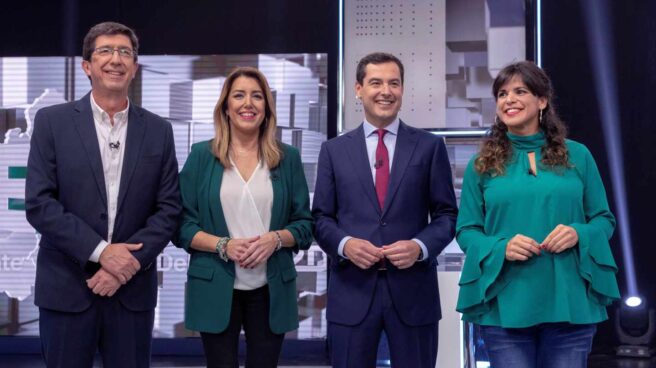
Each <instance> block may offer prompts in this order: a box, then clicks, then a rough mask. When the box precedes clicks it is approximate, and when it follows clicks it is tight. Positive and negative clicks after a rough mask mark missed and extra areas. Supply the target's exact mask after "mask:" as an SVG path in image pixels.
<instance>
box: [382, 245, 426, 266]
mask: <svg viewBox="0 0 656 368" xmlns="http://www.w3.org/2000/svg"><path fill="white" fill-rule="evenodd" d="M419 254H421V247H420V246H419V244H417V242H415V241H414V240H399V241H397V242H395V243H392V244H390V245H385V246H383V255H384V256H385V257H386V258H387V259H389V261H390V262H391V263H392V264H393V265H394V266H395V267H397V268H398V269H400V270H402V269H404V268H408V267H410V266H412V265H413V264H415V262H417V260H418V259H419Z"/></svg>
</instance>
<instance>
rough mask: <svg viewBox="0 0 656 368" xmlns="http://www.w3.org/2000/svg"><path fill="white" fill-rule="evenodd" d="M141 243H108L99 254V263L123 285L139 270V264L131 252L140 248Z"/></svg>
mask: <svg viewBox="0 0 656 368" xmlns="http://www.w3.org/2000/svg"><path fill="white" fill-rule="evenodd" d="M142 246H143V243H139V244H128V243H114V244H110V245H108V246H107V247H106V248H105V249H104V250H103V252H102V253H101V254H100V259H99V262H100V265H102V267H103V268H104V269H105V270H107V271H108V272H109V273H111V274H112V275H114V276H115V277H116V278H117V279H118V281H120V282H121V284H123V285H125V283H126V282H128V281H130V279H131V278H132V276H134V274H136V273H137V271H139V269H140V268H141V264H139V261H138V260H137V259H136V258H134V256H133V255H132V252H134V251H135V250H139V249H141V247H142Z"/></svg>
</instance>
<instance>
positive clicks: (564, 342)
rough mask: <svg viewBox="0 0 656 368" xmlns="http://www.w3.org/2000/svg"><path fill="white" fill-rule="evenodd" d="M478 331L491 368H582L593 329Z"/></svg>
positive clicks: (546, 326)
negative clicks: (483, 342)
mask: <svg viewBox="0 0 656 368" xmlns="http://www.w3.org/2000/svg"><path fill="white" fill-rule="evenodd" d="M480 328H481V335H482V336H483V340H484V341H485V348H486V350H487V353H488V356H489V357H490V365H491V366H492V368H505V367H512V368H585V367H587V361H588V354H589V353H590V348H591V347H592V338H593V337H594V334H595V331H596V330H597V326H596V325H594V324H589V325H574V324H570V323H542V324H539V325H537V326H532V327H527V328H503V327H496V326H480Z"/></svg>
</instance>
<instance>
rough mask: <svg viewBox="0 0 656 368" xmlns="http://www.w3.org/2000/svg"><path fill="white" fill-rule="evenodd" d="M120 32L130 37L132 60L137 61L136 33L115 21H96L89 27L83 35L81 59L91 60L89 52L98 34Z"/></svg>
mask: <svg viewBox="0 0 656 368" xmlns="http://www.w3.org/2000/svg"><path fill="white" fill-rule="evenodd" d="M118 34H122V35H124V36H126V37H127V38H129V39H130V42H131V43H132V50H133V51H134V61H137V54H138V51H139V39H138V38H137V34H136V33H134V31H133V30H132V28H130V27H128V26H125V25H123V24H121V23H116V22H103V23H98V24H96V25H95V26H93V27H91V29H90V30H89V32H87V35H86V36H84V41H83V42H82V59H84V60H86V61H90V60H91V54H93V50H94V49H95V48H96V39H97V38H98V37H100V36H114V35H118Z"/></svg>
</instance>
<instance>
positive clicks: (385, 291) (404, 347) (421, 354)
mask: <svg viewBox="0 0 656 368" xmlns="http://www.w3.org/2000/svg"><path fill="white" fill-rule="evenodd" d="M372 299H373V300H372V302H371V306H370V307H369V312H368V313H367V315H366V317H365V318H364V320H363V321H362V322H361V323H360V324H358V325H355V326H346V325H341V324H337V323H329V324H328V340H329V344H330V356H331V362H332V366H333V367H335V368H356V367H357V368H375V367H376V354H377V351H378V342H379V341H380V336H381V333H382V331H383V330H384V331H385V334H386V335H387V339H388V342H389V348H390V358H391V360H392V367H397V368H406V367H408V368H410V367H411V368H435V362H436V360H437V339H438V323H435V324H429V325H422V326H409V325H406V324H405V323H403V321H401V319H400V318H399V315H398V313H397V311H396V309H395V308H394V304H393V301H392V297H391V295H390V292H389V287H388V285H387V274H386V271H378V280H377V281H376V288H375V291H374V296H373V298H372Z"/></svg>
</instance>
